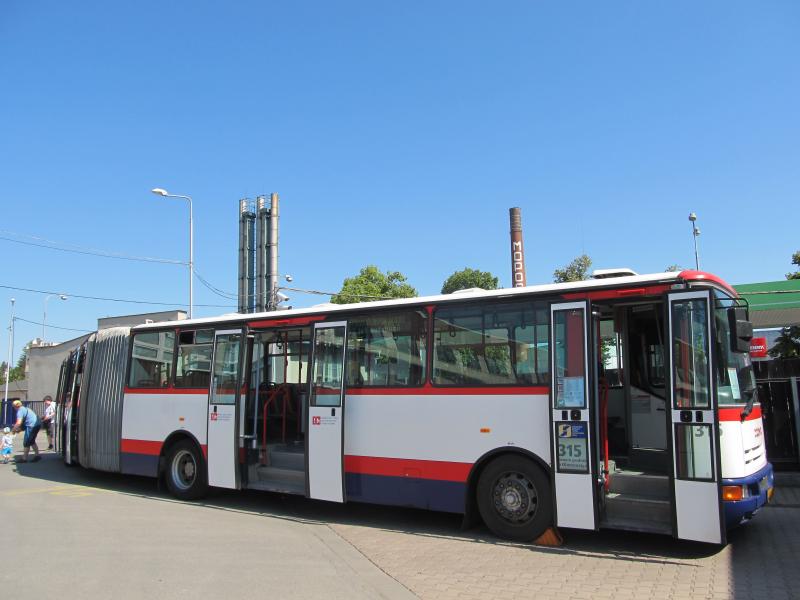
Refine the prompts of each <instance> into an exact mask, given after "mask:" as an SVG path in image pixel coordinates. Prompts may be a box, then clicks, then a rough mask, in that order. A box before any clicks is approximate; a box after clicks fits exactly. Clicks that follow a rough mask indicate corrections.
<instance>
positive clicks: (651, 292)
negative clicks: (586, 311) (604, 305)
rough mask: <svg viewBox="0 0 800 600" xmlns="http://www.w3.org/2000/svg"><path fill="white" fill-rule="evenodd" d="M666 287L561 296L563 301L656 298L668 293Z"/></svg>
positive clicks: (576, 293) (588, 291) (586, 292)
mask: <svg viewBox="0 0 800 600" xmlns="http://www.w3.org/2000/svg"><path fill="white" fill-rule="evenodd" d="M669 289H670V286H668V285H650V286H647V287H637V288H623V289H617V290H596V291H591V290H586V291H583V292H570V293H568V294H561V297H562V298H564V299H565V300H583V299H584V298H585V299H587V300H614V299H615V298H626V297H630V296H656V295H660V294H663V293H664V292H666V291H668V290H669Z"/></svg>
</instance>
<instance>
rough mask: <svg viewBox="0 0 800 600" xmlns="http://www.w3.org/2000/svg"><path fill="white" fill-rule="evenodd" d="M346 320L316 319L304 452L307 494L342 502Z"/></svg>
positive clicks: (311, 496)
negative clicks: (318, 321) (326, 320)
mask: <svg viewBox="0 0 800 600" xmlns="http://www.w3.org/2000/svg"><path fill="white" fill-rule="evenodd" d="M346 342H347V323H346V322H345V321H338V322H331V323H317V324H316V325H315V326H314V343H313V346H312V348H313V350H312V357H311V377H310V385H311V393H310V394H309V396H308V413H307V414H308V423H307V428H306V431H307V432H308V433H307V434H306V456H307V457H308V459H307V460H308V470H307V473H308V475H307V476H308V497H309V498H317V499H319V500H330V501H331V502H344V460H343V455H344V355H345V348H346Z"/></svg>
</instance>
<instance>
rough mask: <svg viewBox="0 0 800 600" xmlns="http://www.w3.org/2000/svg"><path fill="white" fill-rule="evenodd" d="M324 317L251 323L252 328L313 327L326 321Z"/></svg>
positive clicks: (266, 320) (267, 320)
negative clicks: (312, 324)
mask: <svg viewBox="0 0 800 600" xmlns="http://www.w3.org/2000/svg"><path fill="white" fill-rule="evenodd" d="M324 320H325V316H324V315H318V316H315V317H295V318H293V319H264V320H261V321H249V322H248V323H247V324H248V325H249V326H250V327H284V326H286V325H311V323H315V322H316V321H324Z"/></svg>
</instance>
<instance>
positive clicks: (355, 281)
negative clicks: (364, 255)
mask: <svg viewBox="0 0 800 600" xmlns="http://www.w3.org/2000/svg"><path fill="white" fill-rule="evenodd" d="M416 295H417V290H416V289H414V287H413V286H411V285H410V284H408V283H406V276H405V275H403V274H402V273H400V272H399V271H387V272H386V273H382V272H381V271H380V270H379V269H378V267H376V266H375V265H368V266H366V267H364V268H363V269H361V272H360V273H359V274H358V275H356V276H355V277H348V278H347V279H345V280H344V283H342V289H341V290H340V291H339V293H338V294H336V295H334V296H332V297H331V302H333V303H334V304H350V303H352V302H372V301H375V300H385V299H387V298H413V297H414V296H416Z"/></svg>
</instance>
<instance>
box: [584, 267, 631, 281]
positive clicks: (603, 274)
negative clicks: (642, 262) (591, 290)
mask: <svg viewBox="0 0 800 600" xmlns="http://www.w3.org/2000/svg"><path fill="white" fill-rule="evenodd" d="M631 275H638V273H637V272H636V271H634V270H633V269H627V268H625V267H622V268H620V269H595V270H594V272H593V273H592V279H610V278H611V277H630V276H631Z"/></svg>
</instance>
